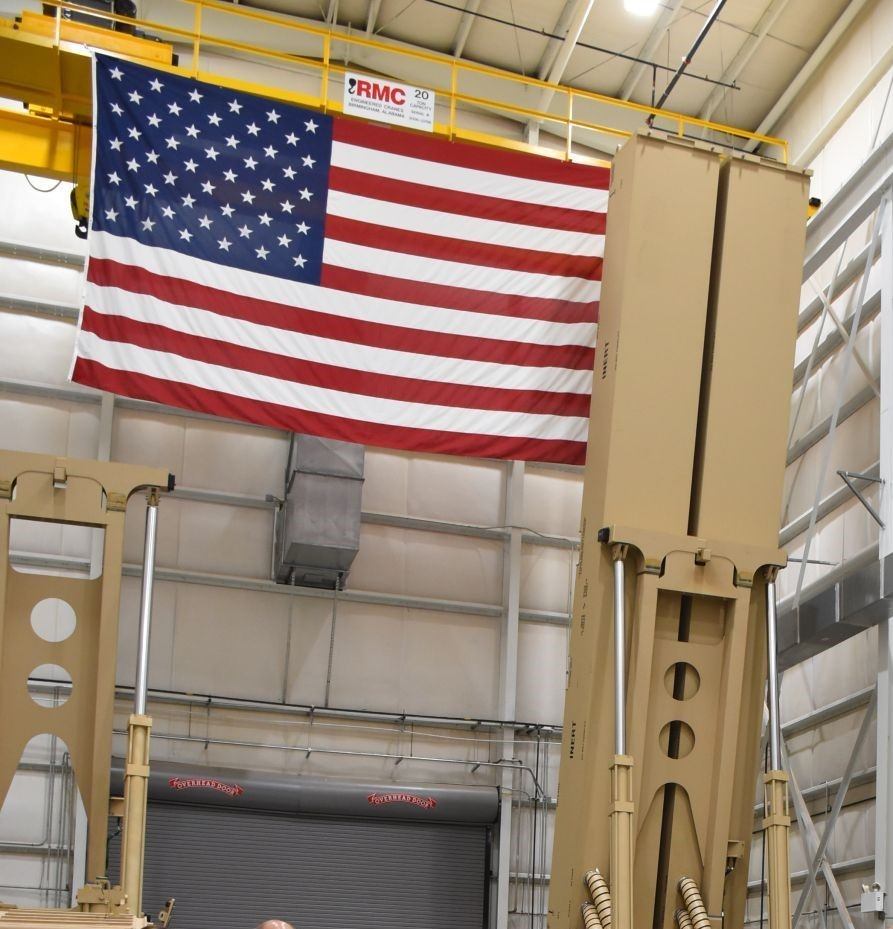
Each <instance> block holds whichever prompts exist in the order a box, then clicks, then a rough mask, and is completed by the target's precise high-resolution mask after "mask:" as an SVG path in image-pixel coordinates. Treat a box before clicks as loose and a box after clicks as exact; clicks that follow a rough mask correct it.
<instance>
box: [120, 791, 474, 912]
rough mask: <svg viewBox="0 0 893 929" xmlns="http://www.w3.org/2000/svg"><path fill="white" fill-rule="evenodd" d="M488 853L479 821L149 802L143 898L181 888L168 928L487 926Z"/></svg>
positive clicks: (150, 906) (155, 904) (154, 906)
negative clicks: (272, 922)
mask: <svg viewBox="0 0 893 929" xmlns="http://www.w3.org/2000/svg"><path fill="white" fill-rule="evenodd" d="M119 851H120V840H119V839H115V840H113V842H112V846H111V848H110V870H111V872H112V875H116V874H117V871H118V856H119ZM485 852H486V829H485V828H484V827H481V826H458V825H449V824H433V823H432V824H426V823H418V822H390V821H382V820H361V819H339V818H336V817H324V816H313V817H295V816H287V815H283V814H277V813H264V812H258V811H246V810H238V811H235V810H225V809H219V808H206V807H193V806H186V805H183V804H164V803H150V804H149V811H148V823H147V838H146V866H145V881H144V893H143V907H144V910H145V912H146V913H147V914H149V915H150V916H151V915H152V914H154V913H157V912H158V910H159V909H160V908H161V906H162V905H163V904H164V902H165V900H167V898H168V897H176V898H177V903H176V908H175V910H174V918H173V923H172V929H253V927H255V926H256V925H257V924H258V923H259V922H261V921H262V920H263V919H271V918H280V919H286V920H287V921H288V922H291V923H292V924H294V926H295V927H296V929H354V927H356V929H400V927H419V929H480V927H481V925H482V922H483V906H484V879H485V877H484V873H485V872H484V868H485Z"/></svg>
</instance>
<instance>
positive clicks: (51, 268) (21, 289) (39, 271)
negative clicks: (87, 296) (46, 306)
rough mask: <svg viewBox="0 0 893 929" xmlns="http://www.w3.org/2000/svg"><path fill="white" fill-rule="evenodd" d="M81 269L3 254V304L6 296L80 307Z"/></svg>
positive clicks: (0, 271) (0, 276)
mask: <svg viewBox="0 0 893 929" xmlns="http://www.w3.org/2000/svg"><path fill="white" fill-rule="evenodd" d="M83 277H84V275H83V272H82V270H81V268H70V267H67V266H59V265H48V264H35V263H34V262H32V261H22V260H19V259H16V258H5V257H0V281H2V282H3V283H2V284H0V293H2V295H3V296H2V297H0V306H2V304H3V297H24V298H25V299H28V300H38V301H45V302H47V303H59V304H62V305H65V306H77V305H79V302H80V300H81V297H82V281H83Z"/></svg>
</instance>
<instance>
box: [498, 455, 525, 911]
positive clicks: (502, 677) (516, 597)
mask: <svg viewBox="0 0 893 929" xmlns="http://www.w3.org/2000/svg"><path fill="white" fill-rule="evenodd" d="M504 515H505V524H506V526H511V527H512V528H511V529H510V530H509V535H508V538H507V539H506V543H505V553H504V555H503V567H502V579H503V612H502V631H501V635H500V642H499V714H500V716H501V717H502V718H503V719H514V718H515V712H516V707H517V702H518V637H519V631H520V607H521V529H520V528H519V526H518V524H519V523H520V522H521V520H522V519H523V516H524V462H523V461H512V462H509V463H508V475H507V480H506V489H505V510H504ZM514 740H515V733H514V730H513V729H511V728H509V727H506V728H505V729H504V730H503V733H502V742H501V744H500V745H499V746H498V752H499V757H500V758H511V757H512V756H513V755H514V752H515V747H514V746H515V741H514ZM514 788H515V784H514V772H513V771H512V770H511V769H508V768H504V769H503V771H502V775H501V778H500V784H499V833H498V835H499V837H498V845H497V849H496V854H497V866H496V919H495V926H496V929H507V927H508V924H509V909H510V903H509V890H510V887H509V885H510V881H511V874H510V871H511V853H512V798H513V796H514Z"/></svg>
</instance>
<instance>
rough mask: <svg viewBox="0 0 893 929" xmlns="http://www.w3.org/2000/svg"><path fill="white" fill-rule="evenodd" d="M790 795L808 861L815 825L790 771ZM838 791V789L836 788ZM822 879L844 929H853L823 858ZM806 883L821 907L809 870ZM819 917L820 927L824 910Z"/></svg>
mask: <svg viewBox="0 0 893 929" xmlns="http://www.w3.org/2000/svg"><path fill="white" fill-rule="evenodd" d="M785 765H786V767H787V768H788V770H790V767H791V766H790V762H789V761H788V758H787V753H785ZM790 785H791V786H790V794H791V799H792V800H793V801H794V810H795V811H796V814H797V822H798V823H799V825H800V828H799V829H798V830H797V834H798V835H799V837H800V842H801V844H802V846H803V852H804V857H805V858H806V860H807V861H808V860H809V859H810V858H811V857H812V855H814V854H815V851H816V849H817V848H818V846H819V836H818V833H817V832H816V828H815V823H813V821H812V817H811V816H810V815H809V810H808V809H807V808H806V801H805V799H804V797H803V794H802V793H801V791H800V786H799V784H798V783H797V778H796V777H795V776H794V772H793V771H791V775H790ZM838 789H839V788H838ZM821 868H822V877H824V879H825V886H826V887H827V888H828V891H829V892H830V894H831V899H832V900H833V901H834V905H835V907H836V908H837V913H838V915H839V916H840V920H841V922H842V923H843V925H844V926H845V927H846V929H854V926H853V920H852V917H851V916H850V913H849V910H848V909H847V908H846V902H845V900H844V898H843V894H842V893H841V890H840V885H839V884H838V883H837V878H836V877H835V876H834V871H833V870H832V868H831V864H830V863H829V862H828V861H827V860H826V859H825V858H824V857H823V858H822V864H821ZM806 883H807V884H808V886H809V888H810V890H811V891H812V893H813V896H814V897H815V900H816V904H817V905H819V906H821V900H820V898H819V889H818V887H817V886H816V875H815V874H814V873H813V871H812V870H811V869H809V870H807V872H806ZM819 916H820V919H821V922H822V925H825V914H824V910H823V909H820V910H819Z"/></svg>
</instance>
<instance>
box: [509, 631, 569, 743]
mask: <svg viewBox="0 0 893 929" xmlns="http://www.w3.org/2000/svg"><path fill="white" fill-rule="evenodd" d="M566 670H567V629H564V628H562V627H561V626H553V625H550V624H547V623H524V624H523V625H522V626H521V629H520V633H519V635H518V706H517V716H518V719H521V720H524V721H525V722H533V723H544V724H546V725H553V726H554V725H559V726H560V725H561V723H562V721H563V719H564V691H565V686H566Z"/></svg>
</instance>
